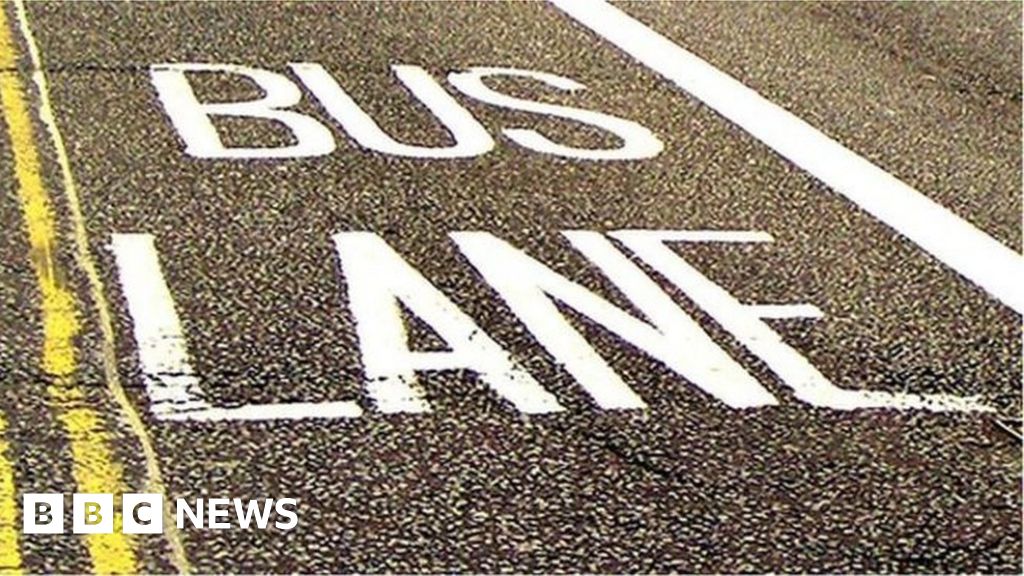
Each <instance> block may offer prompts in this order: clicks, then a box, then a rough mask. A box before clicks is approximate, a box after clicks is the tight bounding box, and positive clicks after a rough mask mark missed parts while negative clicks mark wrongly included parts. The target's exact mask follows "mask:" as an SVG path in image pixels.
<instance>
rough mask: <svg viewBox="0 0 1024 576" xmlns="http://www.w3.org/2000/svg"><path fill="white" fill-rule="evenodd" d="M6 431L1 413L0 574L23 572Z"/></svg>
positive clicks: (5, 422) (12, 471)
mask: <svg viewBox="0 0 1024 576" xmlns="http://www.w3.org/2000/svg"><path fill="white" fill-rule="evenodd" d="M6 431H7V421H6V420H5V419H4V417H3V416H2V415H0V574H21V571H22V567H21V549H20V548H19V546H18V508H17V504H16V502H15V498H16V495H15V488H14V469H13V467H12V466H11V461H10V458H9V456H8V455H9V454H10V445H9V444H8V443H7V441H6V440H4V439H3V434H4V433H5V432H6Z"/></svg>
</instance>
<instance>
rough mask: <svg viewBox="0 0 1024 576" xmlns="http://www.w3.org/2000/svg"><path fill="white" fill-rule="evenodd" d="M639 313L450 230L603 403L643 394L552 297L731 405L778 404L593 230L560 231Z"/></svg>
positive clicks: (494, 241) (495, 243)
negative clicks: (606, 358)
mask: <svg viewBox="0 0 1024 576" xmlns="http://www.w3.org/2000/svg"><path fill="white" fill-rule="evenodd" d="M564 234H565V236H566V237H567V238H568V239H569V240H570V242H571V243H572V245H573V247H574V248H576V249H577V250H578V251H580V252H581V253H582V254H583V255H584V256H585V257H586V258H587V259H588V260H590V261H591V262H592V263H593V264H595V265H596V266H597V267H598V269H600V270H601V271H602V272H603V273H604V275H605V277H606V278H608V280H609V281H611V282H612V283H613V284H614V285H615V286H616V287H617V288H618V289H619V291H621V292H622V294H623V295H624V296H625V297H626V298H627V299H628V300H629V302H630V304H632V305H633V306H634V307H635V308H636V309H637V310H639V311H640V312H641V313H642V314H643V317H644V319H643V320H641V319H640V318H637V317H635V316H634V315H633V314H631V313H629V312H627V311H625V310H622V309H621V308H619V307H617V306H615V305H613V304H611V303H609V302H608V301H607V300H605V299H604V298H602V297H600V296H598V295H597V294H595V293H594V292H591V291H590V290H588V289H587V288H584V287H583V286H582V285H580V284H578V283H576V282H573V281H572V280H569V279H567V278H565V277H564V276H562V275H560V274H558V273H557V272H555V271H554V270H552V269H550V268H548V267H547V266H545V265H544V264H541V263H540V262H538V261H537V260H534V259H533V258H532V257H530V256H529V255H527V254H526V253H525V252H523V251H521V250H519V249H518V248H515V247H513V246H512V245H510V244H508V243H507V242H505V241H503V240H500V239H498V238H496V237H494V236H493V235H491V234H489V233H487V232H453V233H452V234H450V236H451V237H452V239H453V240H454V241H455V243H456V244H457V245H458V246H459V250H460V251H461V252H462V253H463V254H464V255H465V256H466V258H468V259H469V261H470V263H471V264H472V265H473V267H474V268H476V270H477V272H479V273H480V275H481V276H483V277H484V279H485V280H486V281H487V283H488V284H490V285H491V288H493V289H494V290H495V291H497V292H498V294H500V295H501V297H502V299H503V300H504V301H505V303H506V304H507V305H508V306H509V308H511V309H512V312H513V313H515V315H516V316H518V317H519V319H520V320H521V321H522V322H523V323H524V324H525V325H526V327H527V328H528V329H529V330H530V333H531V334H532V335H533V337H534V338H536V339H537V341H538V342H540V344H541V345H542V346H543V347H544V348H545V349H546V350H547V351H548V352H549V353H550V354H551V355H552V356H554V358H555V359H556V361H558V362H559V363H560V364H562V365H564V366H565V369H566V370H568V372H569V373H570V374H572V376H573V378H575V379H576V381H577V382H578V383H579V384H580V386H582V387H583V388H584V389H585V390H586V391H587V392H588V393H589V394H590V395H591V396H592V397H593V399H594V401H595V402H596V403H597V404H598V406H600V407H602V408H605V409H616V408H617V409H623V408H645V407H646V404H644V402H643V400H641V399H640V397H639V396H637V395H636V393H635V392H633V390H632V389H631V388H630V387H629V386H627V385H626V383H625V382H623V381H622V378H620V377H619V375H618V374H617V373H616V372H615V371H614V370H612V368H611V366H609V365H608V363H607V362H605V360H604V359H603V358H601V356H600V355H599V354H598V353H597V351H596V350H594V348H593V347H592V346H591V345H590V343H588V342H587V341H586V340H585V339H584V338H583V336H582V335H581V334H579V332H577V331H576V329H575V328H573V326H572V324H571V323H570V322H569V320H568V319H567V318H565V316H563V315H562V312H561V311H560V310H559V308H558V306H557V305H556V302H558V303H561V304H562V305H563V306H566V307H569V308H572V309H573V310H575V311H577V312H579V313H580V314H582V315H583V316H586V317H587V318H589V319H590V320H591V321H593V322H595V323H596V324H598V325H600V326H601V327H603V328H604V329H606V330H607V331H608V332H610V333H612V334H614V335H615V336H617V337H618V338H620V339H622V340H624V341H626V342H629V343H630V344H632V345H634V346H636V347H637V348H639V349H640V350H643V351H644V352H646V353H647V354H649V355H650V356H651V357H652V358H655V359H657V360H658V361H660V362H661V363H663V364H664V365H666V366H668V367H669V368H670V369H671V370H673V371H674V372H676V373H677V374H679V375H680V376H682V377H683V378H685V379H687V380H688V381H690V382H691V383H693V384H694V385H695V386H697V387H698V388H700V389H701V390H703V391H705V392H707V393H708V395H710V396H712V397H714V398H716V399H718V400H720V401H722V402H724V403H725V404H726V405H728V406H731V407H733V408H755V407H759V406H771V405H774V404H777V403H778V402H777V401H776V400H775V397H774V396H772V394H771V393H770V392H769V391H768V390H766V389H765V388H764V386H762V385H761V383H760V382H758V381H757V380H756V379H755V378H754V377H753V376H751V375H750V374H749V373H748V372H747V371H746V370H745V369H744V368H743V366H741V365H740V364H739V363H738V362H736V361H735V360H733V359H732V358H731V357H730V356H729V355H728V354H727V353H726V352H725V351H724V350H722V349H721V348H720V347H719V346H718V345H717V344H715V342H714V341H713V340H712V339H711V337H710V336H708V335H707V333H706V332H705V331H704V329H703V328H701V326H700V324H698V323H697V321H696V320H694V319H693V318H691V317H690V315H689V314H687V313H686V312H685V311H684V310H683V309H682V308H680V307H679V306H678V305H677V304H676V303H675V302H674V301H673V300H672V298H671V297H670V296H669V295H668V294H666V293H665V292H664V291H663V290H662V289H661V287H659V286H658V285H657V284H656V283H655V282H654V281H653V280H652V279H651V278H650V277H649V276H648V275H647V273H645V272H644V271H643V270H642V269H640V268H639V267H638V266H637V265H636V264H634V263H633V262H631V261H630V260H629V258H628V257H626V256H625V255H624V254H622V252H620V251H619V250H618V249H617V248H615V247H614V246H613V245H612V244H611V243H610V242H609V241H608V239H607V238H605V237H604V235H602V234H601V233H600V232H590V231H572V232H565V233H564Z"/></svg>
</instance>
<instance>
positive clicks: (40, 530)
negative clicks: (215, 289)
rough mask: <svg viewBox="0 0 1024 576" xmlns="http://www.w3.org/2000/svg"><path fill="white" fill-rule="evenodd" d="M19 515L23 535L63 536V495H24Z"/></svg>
mask: <svg viewBox="0 0 1024 576" xmlns="http://www.w3.org/2000/svg"><path fill="white" fill-rule="evenodd" d="M21 515H22V523H21V530H22V532H24V533H25V534H63V533H64V495H63V494H31V493H26V494H24V495H23V496H22V498H21Z"/></svg>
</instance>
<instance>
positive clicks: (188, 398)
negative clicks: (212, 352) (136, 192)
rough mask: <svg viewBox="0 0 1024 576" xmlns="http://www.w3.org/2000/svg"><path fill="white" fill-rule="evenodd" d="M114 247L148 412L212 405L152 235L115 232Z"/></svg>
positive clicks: (190, 408)
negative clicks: (204, 393) (196, 370)
mask: <svg viewBox="0 0 1024 576" xmlns="http://www.w3.org/2000/svg"><path fill="white" fill-rule="evenodd" d="M111 249H112V250H113V252H114V258H115V260H116V261H117V271H118V278H119V279H120V281H121V290H122V292H123V293H124V297H125V300H126V301H127V303H128V312H129V314H131V317H132V328H133V333H134V335H135V343H136V346H137V347H138V350H139V363H140V364H141V365H142V372H143V378H144V381H145V385H146V392H147V393H148V394H149V399H150V411H152V412H153V413H154V414H157V415H162V414H163V413H165V412H176V411H181V410H196V409H205V408H208V407H209V404H207V403H206V402H205V401H204V400H203V399H202V392H201V389H200V388H199V379H198V378H197V377H196V375H195V373H194V372H193V371H192V365H191V363H190V362H189V357H188V346H187V343H186V342H185V336H184V334H183V332H182V330H181V321H180V320H179V319H178V313H177V312H176V311H175V310H174V301H173V300H172V299H171V293H170V291H169V290H168V289H167V283H166V282H165V281H164V275H163V271H162V270H161V269H160V262H159V261H158V259H157V254H156V248H155V247H154V246H153V237H152V236H150V235H149V234H114V235H112V241H111Z"/></svg>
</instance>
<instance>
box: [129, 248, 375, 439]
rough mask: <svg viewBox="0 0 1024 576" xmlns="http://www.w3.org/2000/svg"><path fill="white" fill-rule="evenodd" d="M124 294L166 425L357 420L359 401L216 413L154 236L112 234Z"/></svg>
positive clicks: (150, 390) (154, 404) (149, 388)
mask: <svg viewBox="0 0 1024 576" xmlns="http://www.w3.org/2000/svg"><path fill="white" fill-rule="evenodd" d="M111 249H112V250H113V252H114V258H115V260H116V262H117V271H118V278H119V279H120V282H121V291H122V292H123V293H124V297H125V300H126V301H127V303H128V313H129V314H130V315H131V318H132V329H133V334H134V336H135V343H136V346H137V347H138V350H139V363H140V364H141V365H142V372H143V378H144V383H145V386H146V393H147V394H148V395H149V399H150V406H149V410H150V412H152V413H153V415H154V416H156V417H158V418H161V419H164V420H275V419H298V418H358V417H359V416H361V415H362V413H363V411H362V409H361V408H360V407H359V405H358V404H357V403H356V402H353V401H342V402H318V403H304V402H297V403H285V404H250V405H245V406H238V407H233V408H215V407H213V406H211V405H210V404H209V403H208V402H207V401H206V400H205V399H204V398H203V393H202V389H201V388H200V386H199V377H198V376H196V374H195V373H194V371H193V369H192V364H191V361H190V359H189V354H188V342H187V341H186V340H185V334H184V332H183V331H182V329H181V321H180V320H179V318H178V313H177V311H176V310H175V309H174V300H173V299H172V297H171V292H170V290H169V289H168V288H167V281H166V280H164V274H163V270H162V269H161V268H160V260H159V257H158V255H157V252H156V247H155V246H154V244H153V236H152V235H150V234H113V235H112V240H111Z"/></svg>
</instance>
